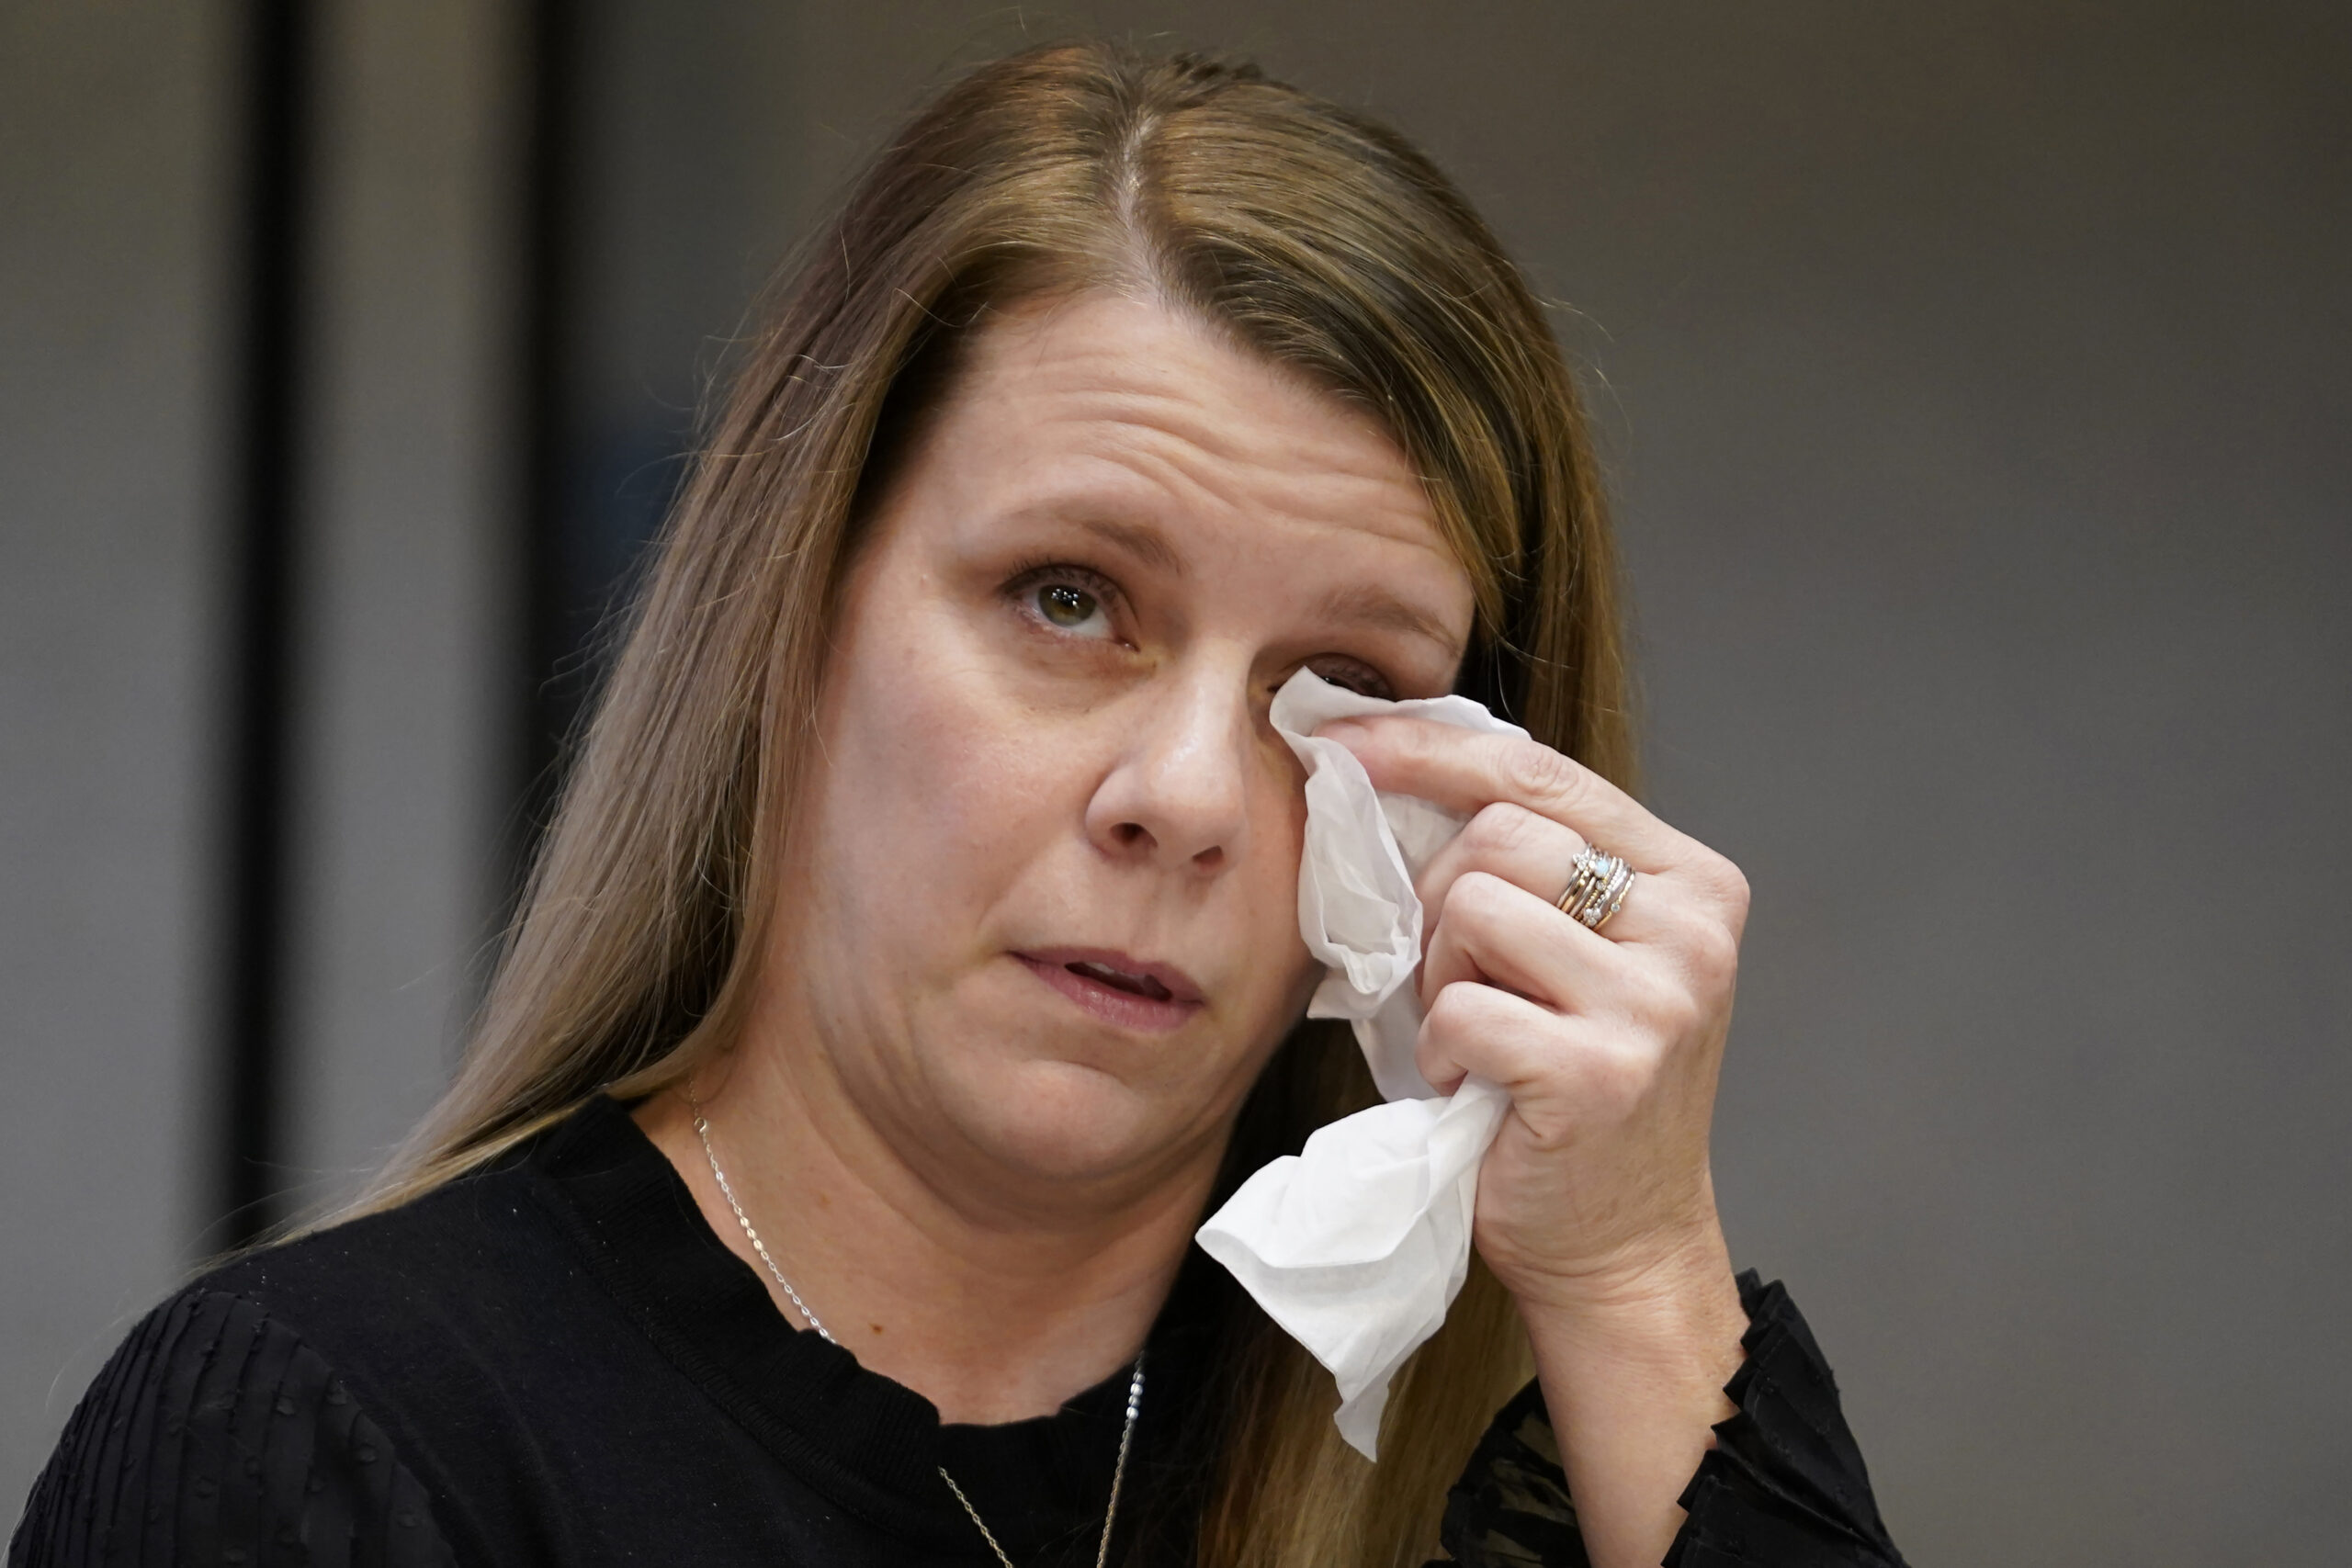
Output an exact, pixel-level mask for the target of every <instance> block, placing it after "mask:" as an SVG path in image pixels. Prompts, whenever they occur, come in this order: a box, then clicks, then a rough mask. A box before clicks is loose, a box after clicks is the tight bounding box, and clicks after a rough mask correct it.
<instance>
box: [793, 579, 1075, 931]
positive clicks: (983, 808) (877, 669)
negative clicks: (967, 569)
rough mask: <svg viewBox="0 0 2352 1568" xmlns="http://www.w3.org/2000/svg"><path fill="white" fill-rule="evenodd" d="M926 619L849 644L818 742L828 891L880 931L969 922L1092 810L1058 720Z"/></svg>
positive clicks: (821, 842) (821, 847) (819, 846)
mask: <svg viewBox="0 0 2352 1568" xmlns="http://www.w3.org/2000/svg"><path fill="white" fill-rule="evenodd" d="M929 629H930V632H931V635H925V632H926V626H925V624H924V623H923V622H922V620H920V619H917V620H915V621H913V622H911V623H910V624H908V625H905V626H901V627H894V628H888V629H886V630H885V631H884V632H883V633H882V634H881V635H878V636H877V635H867V636H861V637H858V638H857V639H855V641H854V643H852V644H851V645H850V646H848V647H846V648H844V649H842V653H841V655H840V656H839V657H840V659H841V660H842V664H841V665H840V666H839V667H838V668H837V670H836V671H835V672H834V678H833V680H832V682H831V683H830V686H831V689H830V691H829V701H828V705H827V712H826V714H825V716H824V723H823V725H822V728H823V730H824V732H825V739H824V741H823V743H822V745H821V746H820V749H819V761H818V767H819V769H820V771H821V773H822V775H823V785H822V795H823V800H824V807H823V821H822V822H821V823H820V824H818V825H816V826H817V827H818V840H817V843H816V846H815V848H816V852H817V853H818V855H819V856H820V858H821V861H822V863H824V864H826V865H827V866H829V867H830V868H831V875H829V876H828V877H827V878H826V880H827V881H828V882H830V883H831V884H832V885H833V886H831V888H829V889H828V890H827V891H828V893H829V895H830V896H831V897H833V898H835V899H837V900H839V901H840V906H841V907H859V908H866V909H868V910H871V911H873V912H874V918H873V920H872V921H871V922H870V923H871V924H873V925H874V926H875V927H876V928H877V929H878V930H879V931H881V932H882V933H883V934H885V935H888V934H890V933H891V932H893V931H896V932H898V933H899V934H902V935H903V934H906V933H908V932H909V931H910V930H912V929H915V928H922V929H928V928H930V927H932V926H933V925H942V924H946V923H950V922H952V923H955V924H958V925H960V926H961V927H962V928H963V929H964V930H966V931H969V930H970V928H971V923H972V921H973V920H974V919H976V918H977V917H978V914H979V913H980V912H981V911H982V910H983V909H985V908H986V907H987V905H988V904H989V902H990V901H991V900H992V899H993V897H996V896H997V895H998V894H999V893H1000V892H1001V890H1002V888H1003V887H1004V886H1005V885H1006V883H1007V882H1008V881H1009V880H1010V879H1011V878H1012V877H1013V876H1015V875H1017V874H1018V871H1019V868H1020V866H1021V865H1022V863H1023V862H1024V861H1025V860H1027V859H1028V858H1030V857H1031V856H1032V855H1033V854H1034V853H1035V851H1036V850H1037V849H1038V848H1039V845H1040V838H1041V835H1043V834H1046V833H1047V832H1049V831H1050V830H1051V825H1052V824H1055V823H1061V822H1067V821H1068V820H1069V819H1070V818H1072V817H1073V816H1074V815H1076V814H1077V813H1079V812H1080V811H1082V809H1083V803H1082V799H1081V798H1080V794H1081V792H1082V788H1083V784H1082V780H1080V777H1079V776H1078V772H1077V770H1076V769H1074V768H1073V767H1071V766H1070V765H1069V761H1067V758H1066V755H1065V754H1064V752H1063V749H1061V748H1057V746H1056V745H1055V744H1054V741H1055V739H1056V738H1055V737H1053V736H1052V735H1050V734H1046V733H1045V731H1046V729H1047V728H1050V726H1049V725H1048V724H1047V723H1046V721H1043V720H1040V719H1039V718H1038V717H1037V716H1035V715H1033V714H1030V713H1028V712H1026V711H1024V710H1023V708H1022V706H1021V705H1018V704H1016V703H1013V702H1011V701H1008V700H1007V698H1006V696H1005V694H1003V692H1002V691H1001V685H1000V683H999V682H996V681H994V680H993V679H991V673H990V671H989V669H988V667H987V665H986V664H985V662H984V661H982V660H978V659H974V658H970V657H967V656H964V655H963V654H962V653H961V652H960V650H959V649H957V646H956V637H954V636H953V635H951V634H949V633H948V631H947V628H943V627H932V628H929ZM1057 755H1062V756H1063V760H1062V761H1059V762H1058V763H1057Z"/></svg>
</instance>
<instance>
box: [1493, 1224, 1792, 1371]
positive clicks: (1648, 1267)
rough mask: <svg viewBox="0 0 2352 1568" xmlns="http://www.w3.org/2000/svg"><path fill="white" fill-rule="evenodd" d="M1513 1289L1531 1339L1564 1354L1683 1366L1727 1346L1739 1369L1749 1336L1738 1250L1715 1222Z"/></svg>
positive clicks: (1648, 1240)
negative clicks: (1693, 1356) (1582, 1352)
mask: <svg viewBox="0 0 2352 1568" xmlns="http://www.w3.org/2000/svg"><path fill="white" fill-rule="evenodd" d="M1511 1284H1512V1294H1513V1296H1514V1298H1515V1299H1516V1300H1517V1302H1518V1303H1519V1310H1520V1315H1521V1320H1522V1321H1523V1322H1524V1323H1525V1325H1526V1326H1527V1330H1528V1333H1529V1334H1530V1336H1532V1337H1534V1338H1535V1339H1537V1340H1538V1341H1539V1342H1548V1343H1549V1344H1551V1345H1552V1346H1554V1347H1555V1348H1557V1349H1559V1350H1561V1351H1573V1350H1576V1349H1577V1348H1588V1349H1592V1350H1598V1351H1600V1352H1603V1353H1606V1354H1609V1355H1611V1356H1621V1357H1622V1356H1631V1357H1634V1358H1635V1359H1651V1358H1652V1357H1653V1356H1654V1355H1660V1354H1662V1355H1664V1356H1665V1357H1667V1358H1668V1359H1683V1357H1685V1356H1686V1355H1687V1354H1688V1353H1689V1352H1690V1350H1691V1348H1695V1347H1698V1346H1707V1347H1715V1348H1721V1347H1724V1346H1726V1345H1727V1346H1728V1347H1730V1348H1731V1351H1732V1364H1733V1365H1736V1364H1737V1355H1736V1351H1737V1347H1738V1344H1739V1340H1740V1337H1741V1336H1742V1335H1744V1334H1745V1333H1746V1332H1747V1312H1746V1311H1745V1310H1744V1309H1743V1308H1742V1307H1741V1305H1740V1301H1739V1286H1738V1283H1737V1281H1736V1280H1735V1278H1734V1277H1733V1273H1732V1267H1731V1252H1730V1248H1729V1247H1728V1246H1727V1245H1726V1244H1725V1242H1724V1235H1723V1229H1722V1226H1721V1225H1720V1224H1716V1223H1714V1221H1713V1216H1712V1215H1711V1216H1709V1218H1708V1221H1707V1223H1706V1224H1704V1225H1702V1226H1701V1225H1694V1226H1691V1227H1690V1228H1688V1229H1687V1230H1680V1231H1678V1232H1677V1233H1675V1234H1671V1235H1668V1234H1659V1235H1653V1236H1650V1237H1646V1238H1645V1243H1644V1245H1642V1246H1641V1247H1629V1248H1625V1249H1623V1251H1622V1252H1620V1253H1619V1254H1617V1255H1615V1256H1612V1257H1611V1258H1607V1259H1605V1260H1601V1261H1600V1262H1599V1263H1597V1264H1595V1265H1593V1266H1590V1267H1587V1268H1583V1269H1576V1270H1573V1271H1568V1270H1560V1271H1550V1272H1545V1273H1543V1274H1541V1275H1538V1276H1536V1277H1534V1278H1532V1279H1526V1280H1514V1281H1512V1282H1511Z"/></svg>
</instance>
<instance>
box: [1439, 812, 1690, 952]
mask: <svg viewBox="0 0 2352 1568" xmlns="http://www.w3.org/2000/svg"><path fill="white" fill-rule="evenodd" d="M1586 847H1587V845H1586V841H1585V838H1584V835H1583V834H1581V833H1578V832H1577V830H1576V829H1573V828H1569V827H1566V826H1564V825H1562V824H1560V823H1558V822H1555V821H1553V820H1552V819H1551V818H1548V817H1540V816H1538V815H1536V814H1535V813H1534V812H1532V811H1530V810H1528V809H1527V807H1523V806H1517V805H1513V804H1512V803H1511V802H1510V801H1503V800H1498V801H1496V802H1495V803H1494V804H1492V805H1490V806H1486V807H1480V808H1479V811H1478V813H1477V815H1476V816H1475V817H1473V818H1470V820H1469V822H1468V823H1467V824H1465V825H1464V828H1463V829H1462V831H1461V832H1459V833H1457V834H1455V835H1454V836H1453V839H1451V840H1448V841H1447V843H1446V844H1445V845H1444V847H1443V848H1442V849H1440V850H1439V851H1438V852H1437V853H1436V855H1434V856H1433V857H1431V859H1430V863H1429V864H1428V865H1426V866H1424V867H1422V869H1421V874H1420V875H1419V878H1417V879H1416V880H1415V882H1414V885H1413V890H1414V891H1415V892H1416V893H1418V894H1419V896H1420V899H1421V904H1422V906H1423V908H1428V909H1432V910H1442V909H1443V908H1445V903H1446V898H1447V897H1448V895H1449V894H1450V893H1451V892H1452V890H1453V885H1454V884H1455V883H1456V882H1457V881H1459V880H1460V879H1461V878H1462V877H1464V876H1465V875H1468V874H1470V873H1472V872H1483V873H1485V874H1487V875H1489V876H1498V877H1501V878H1502V879H1503V880H1504V881H1506V882H1509V883H1511V884H1512V885H1514V886H1519V887H1521V888H1524V889H1525V890H1526V891H1528V892H1529V893H1532V894H1533V895H1534V896H1535V897H1538V898H1541V899H1543V900H1544V902H1545V903H1546V904H1549V905H1551V906H1553V907H1554V908H1555V909H1556V908H1558V907H1559V901H1560V899H1561V897H1563V896H1564V895H1565V894H1566V892H1567V889H1568V884H1569V882H1570V881H1571V880H1572V879H1573V878H1574V876H1575V874H1576V867H1577V856H1578V855H1581V854H1582V853H1584V852H1585V849H1586ZM1636 880H1637V881H1638V879H1636ZM1675 897H1677V892H1676V890H1675V889H1672V888H1669V887H1666V886H1656V887H1654V888H1643V889H1641V896H1640V897H1635V896H1634V890H1633V889H1628V890H1627V893H1626V897H1625V900H1624V902H1623V904H1622V905H1620V907H1619V912H1618V913H1617V914H1616V915H1614V916H1612V917H1611V919H1610V920H1609V922H1608V930H1607V932H1606V933H1605V934H1606V935H1607V937H1608V938H1609V939H1610V940H1611V941H1613V942H1654V941H1657V940H1660V939H1661V938H1663V937H1664V936H1666V934H1667V933H1668V931H1669V930H1670V929H1671V924H1670V922H1669V921H1668V920H1667V919H1665V916H1666V914H1667V908H1668V905H1669V904H1671V903H1672V902H1673V901H1674V899H1675ZM1562 918H1563V919H1566V917H1565V916H1563V917H1562ZM1571 923H1572V924H1573V923H1575V922H1573V921H1572V922H1571ZM1577 929H1578V930H1585V929H1587V928H1585V927H1583V926H1581V925H1579V926H1577ZM1437 930H1438V927H1437V925H1436V923H1435V922H1432V923H1431V924H1430V927H1429V929H1428V931H1427V932H1426V933H1425V936H1424V946H1423V952H1424V953H1427V951H1428V946H1427V944H1428V942H1430V941H1433V940H1434V939H1435V936H1436V933H1437Z"/></svg>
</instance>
